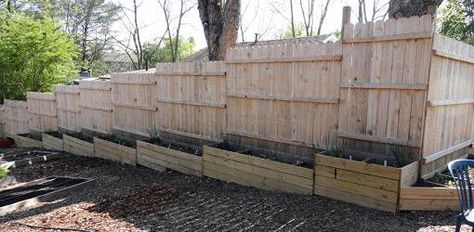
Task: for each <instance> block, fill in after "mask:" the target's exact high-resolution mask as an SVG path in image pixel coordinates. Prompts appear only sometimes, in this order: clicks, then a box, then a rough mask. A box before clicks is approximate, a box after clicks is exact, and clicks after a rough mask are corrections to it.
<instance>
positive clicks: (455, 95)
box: [422, 34, 474, 177]
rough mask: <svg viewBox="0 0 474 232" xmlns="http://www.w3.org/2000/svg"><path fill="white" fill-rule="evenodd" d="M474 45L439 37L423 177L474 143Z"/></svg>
mask: <svg viewBox="0 0 474 232" xmlns="http://www.w3.org/2000/svg"><path fill="white" fill-rule="evenodd" d="M473 73H474V46H471V45H468V44H465V43H462V42H459V41H456V40H454V39H450V38H447V37H444V36H442V35H439V34H435V36H434V41H433V51H432V63H431V71H430V83H429V88H428V102H427V110H426V122H425V130H424V143H423V158H424V166H423V169H422V172H423V175H424V176H425V177H426V176H431V175H433V174H434V172H435V171H440V169H445V168H446V164H447V163H448V162H449V161H451V160H453V159H456V158H458V157H461V156H465V155H466V154H468V153H469V149H468V147H469V146H471V145H472V144H473V143H474V74H473Z"/></svg>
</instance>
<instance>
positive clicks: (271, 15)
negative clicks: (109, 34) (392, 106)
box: [108, 0, 388, 49]
mask: <svg viewBox="0 0 474 232" xmlns="http://www.w3.org/2000/svg"><path fill="white" fill-rule="evenodd" d="M108 1H110V2H114V3H116V4H120V5H122V6H124V7H125V8H128V9H131V8H132V6H133V5H132V1H131V0H108ZM158 1H159V0H137V2H138V4H139V8H138V22H139V25H140V31H141V37H142V41H144V42H153V41H157V40H159V38H160V37H161V36H162V35H163V33H164V32H165V30H166V24H165V23H164V16H163V13H162V10H161V8H160V5H159V4H158ZM168 1H169V2H170V11H171V17H172V18H174V19H175V20H174V21H173V22H172V24H173V25H172V28H176V24H177V20H176V17H177V14H178V13H179V1H178V0H168ZM301 1H302V2H303V4H306V2H307V1H309V0H301ZM293 2H294V14H295V22H296V23H301V24H302V23H303V17H302V13H301V9H300V4H299V3H300V0H294V1H293ZM315 2H316V7H315V21H319V16H320V13H321V11H322V10H321V8H322V7H323V6H322V4H325V2H326V0H316V1H315ZM366 2H367V6H366V8H367V15H368V17H369V18H370V17H371V16H372V12H373V10H372V8H373V6H374V4H375V5H376V6H378V8H383V10H381V13H380V14H378V16H380V15H381V14H384V13H385V12H386V9H387V7H388V0H366ZM187 6H194V8H193V9H192V10H190V11H189V12H188V13H187V14H186V15H185V16H184V18H183V24H182V27H181V36H182V37H184V38H188V37H193V38H194V40H195V43H196V49H201V48H204V47H206V46H207V45H206V40H205V37H204V33H203V29H202V25H201V20H200V18H199V12H198V9H197V0H187ZM344 6H351V7H352V14H351V19H352V22H356V21H357V16H358V0H331V3H330V5H329V8H328V13H327V16H326V19H325V23H324V25H323V27H322V34H325V33H331V32H335V31H337V30H340V28H341V21H342V8H343V7H344ZM241 13H242V26H243V28H244V31H245V33H244V36H243V37H244V39H245V40H246V41H253V40H254V38H255V33H259V35H261V38H260V40H269V39H278V37H279V35H281V34H282V32H283V31H285V30H286V29H287V28H289V26H290V24H289V22H288V20H287V19H288V18H289V16H290V5H289V0H242V2H241ZM130 20H133V14H132V12H131V11H129V10H124V12H122V15H120V20H118V21H117V22H116V23H115V24H114V25H113V30H114V31H115V32H116V33H117V35H118V37H119V38H121V39H122V40H123V41H127V40H128V37H129V34H130V33H129V32H128V30H127V28H129V27H130V26H129V25H130ZM316 24H317V23H316ZM316 26H317V25H316ZM315 30H316V27H315ZM173 31H175V30H173ZM239 33H240V32H239ZM239 41H242V36H240V35H239Z"/></svg>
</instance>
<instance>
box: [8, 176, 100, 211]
mask: <svg viewBox="0 0 474 232" xmlns="http://www.w3.org/2000/svg"><path fill="white" fill-rule="evenodd" d="M92 181H93V179H85V178H77V177H55V176H53V177H47V178H42V179H38V180H35V181H31V182H28V183H26V184H22V185H20V186H15V187H12V188H8V189H5V190H2V191H0V216H5V215H7V214H10V213H13V212H15V211H18V210H21V209H25V208H30V207H34V206H35V205H36V204H38V203H39V202H41V201H53V200H56V199H59V198H64V197H66V196H67V195H68V194H71V193H74V192H75V191H77V190H78V189H79V188H82V187H84V185H85V184H89V183H92Z"/></svg>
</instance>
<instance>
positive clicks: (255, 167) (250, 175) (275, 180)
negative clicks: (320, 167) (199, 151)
mask: <svg viewBox="0 0 474 232" xmlns="http://www.w3.org/2000/svg"><path fill="white" fill-rule="evenodd" d="M203 174H204V175H205V176H208V177H211V178H215V179H219V180H223V181H227V182H234V183H237V184H241V185H246V186H252V187H256V188H260V189H265V190H272V191H282V192H290V193H298V194H308V195H310V194H312V192H313V169H309V168H303V167H298V166H294V165H291V164H285V163H280V162H277V161H272V160H268V159H262V158H258V157H255V156H251V155H245V154H241V153H238V152H232V151H227V150H224V149H219V148H215V147H211V146H204V154H203Z"/></svg>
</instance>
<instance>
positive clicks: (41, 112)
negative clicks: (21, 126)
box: [26, 92, 58, 133]
mask: <svg viewBox="0 0 474 232" xmlns="http://www.w3.org/2000/svg"><path fill="white" fill-rule="evenodd" d="M26 98H27V105H28V113H29V116H30V117H29V120H30V122H29V131H30V132H38V133H41V132H45V131H56V130H58V117H57V108H56V98H55V96H54V95H53V94H50V93H35V92H29V93H27V96H26Z"/></svg>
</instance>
